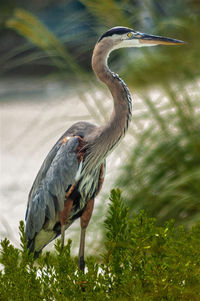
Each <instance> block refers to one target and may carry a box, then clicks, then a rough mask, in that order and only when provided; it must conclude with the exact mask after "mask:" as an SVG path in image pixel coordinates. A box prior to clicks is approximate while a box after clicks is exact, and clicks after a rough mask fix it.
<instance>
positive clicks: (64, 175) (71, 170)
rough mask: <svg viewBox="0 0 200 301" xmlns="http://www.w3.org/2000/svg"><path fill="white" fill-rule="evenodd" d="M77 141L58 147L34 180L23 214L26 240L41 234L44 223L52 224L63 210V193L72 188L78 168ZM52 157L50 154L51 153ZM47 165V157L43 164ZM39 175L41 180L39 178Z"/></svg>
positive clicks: (70, 140)
mask: <svg viewBox="0 0 200 301" xmlns="http://www.w3.org/2000/svg"><path fill="white" fill-rule="evenodd" d="M78 145H79V137H71V138H70V139H68V140H67V142H66V143H64V144H62V143H60V147H59V148H56V149H55V156H54V158H53V160H51V164H50V166H49V167H48V168H47V166H46V164H44V168H45V174H44V170H43V169H42V168H41V170H40V172H39V174H38V176H37V177H38V179H40V181H37V179H36V181H35V182H34V184H33V187H32V190H31V191H32V193H31V194H30V196H29V203H28V208H27V214H26V230H25V234H26V239H27V240H32V239H34V237H35V235H36V234H37V233H39V232H40V231H41V229H42V228H43V226H44V223H45V219H48V220H55V218H56V213H58V212H59V211H61V210H62V209H63V206H64V200H65V194H66V189H67V188H68V187H69V186H70V185H73V183H74V182H75V176H76V173H77V171H78V168H79V162H78V159H77V153H76V149H77V147H78ZM51 156H52V153H51ZM45 161H46V162H48V156H47V158H46V160H45ZM41 174H42V176H41Z"/></svg>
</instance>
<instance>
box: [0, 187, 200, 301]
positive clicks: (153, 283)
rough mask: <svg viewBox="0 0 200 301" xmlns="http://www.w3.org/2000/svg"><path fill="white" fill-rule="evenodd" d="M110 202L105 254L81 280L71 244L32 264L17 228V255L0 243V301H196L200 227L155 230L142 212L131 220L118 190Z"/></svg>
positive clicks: (199, 276) (89, 262) (199, 275)
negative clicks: (185, 229)
mask: <svg viewBox="0 0 200 301" xmlns="http://www.w3.org/2000/svg"><path fill="white" fill-rule="evenodd" d="M110 201H111V202H110V206H109V210H108V215H107V218H106V220H105V223H104V225H105V228H106V239H105V251H104V254H102V255H100V254H98V255H94V256H92V257H90V258H88V259H87V261H86V265H87V270H86V273H85V274H83V273H82V272H81V271H79V270H78V268H77V258H73V257H72V256H71V255H70V247H71V241H70V240H69V241H68V244H67V245H66V246H65V247H64V249H61V244H60V240H58V241H57V243H56V245H55V251H56V253H46V254H44V255H41V256H39V258H38V259H37V261H36V262H35V263H34V259H33V256H32V255H28V250H27V248H26V244H25V242H24V225H23V222H21V223H20V232H21V250H19V249H17V248H15V247H14V246H13V245H12V244H11V243H10V242H9V241H8V240H7V239H5V240H3V241H2V242H1V256H0V263H1V265H2V270H1V272H0V300H5V301H6V300H20V301H21V300H29V301H30V300H94V299H95V300H142V301H145V300H148V301H151V300H159V301H161V300H187V301H189V300H192V301H194V300H200V239H199V237H200V223H199V224H197V225H196V226H195V227H193V229H192V230H191V231H190V233H186V232H185V231H184V229H183V228H182V227H180V228H178V229H176V228H175V227H174V223H173V222H172V221H170V222H168V223H166V224H165V225H164V226H163V227H158V226H157V225H156V223H155V222H156V220H155V219H152V218H149V217H147V215H146V214H145V213H144V212H141V213H140V214H138V215H134V216H130V214H129V210H128V208H126V207H125V206H124V205H123V204H122V202H121V193H120V191H119V190H113V191H112V192H111V197H110Z"/></svg>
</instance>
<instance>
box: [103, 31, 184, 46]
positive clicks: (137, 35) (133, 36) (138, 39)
mask: <svg viewBox="0 0 200 301" xmlns="http://www.w3.org/2000/svg"><path fill="white" fill-rule="evenodd" d="M106 41H107V42H110V43H112V50H114V49H118V48H124V47H143V46H155V45H160V44H164V45H180V44H184V42H183V41H180V40H175V39H171V38H165V37H160V36H155V35H150V34H146V33H141V32H138V31H135V30H133V29H131V28H127V27H121V26H117V27H113V28H111V29H110V30H108V31H107V32H105V33H104V34H103V35H102V36H101V37H100V38H99V40H98V43H103V42H106Z"/></svg>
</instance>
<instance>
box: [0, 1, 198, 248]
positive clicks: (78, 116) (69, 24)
mask: <svg viewBox="0 0 200 301" xmlns="http://www.w3.org/2000/svg"><path fill="white" fill-rule="evenodd" d="M199 15H200V2H199V1H198V0H168V1H164V0H140V1H139V0H124V1H122V0H121V1H120V0H118V1H117V0H109V1H108V0H80V1H78V0H57V1H53V0H43V1H39V0H32V1H25V0H6V1H5V0H1V3H0V16H1V18H0V114H1V115H0V118H1V119H0V128H1V132H0V142H1V146H0V148H1V149H0V150H1V158H0V159H1V160H0V174H1V182H0V185H1V192H0V238H3V237H8V239H10V240H11V241H12V243H14V244H15V245H19V236H18V225H19V220H24V215H25V210H26V204H27V197H28V193H29V190H30V188H31V185H32V183H33V180H34V178H35V176H36V174H37V172H38V170H39V168H40V166H41V164H42V162H43V160H44V158H45V156H46V155H47V153H48V152H49V150H50V149H51V147H52V146H53V145H54V143H55V142H56V141H57V139H58V138H59V137H60V135H61V134H62V133H63V132H64V131H65V130H66V129H67V128H68V127H69V126H70V125H71V124H72V123H74V122H76V121H78V120H87V121H90V122H93V123H95V124H99V125H100V124H102V123H104V122H106V120H108V118H109V115H110V113H111V110H112V101H111V100H110V95H109V92H108V91H107V88H106V87H104V86H103V85H102V84H101V83H100V82H99V81H97V80H96V78H95V76H94V75H93V73H92V70H91V67H90V60H91V55H92V50H93V47H94V45H95V43H96V41H97V39H98V37H99V36H100V35H102V33H104V32H105V31H107V30H108V29H109V28H111V27H113V26H117V25H121V26H128V27H132V28H134V29H136V30H138V31H141V32H146V33H151V34H156V35H163V36H168V37H172V38H176V39H180V40H184V41H186V42H187V44H186V45H184V46H173V47H170V46H166V47H165V46H157V47H150V48H144V49H143V48H141V49H122V50H118V51H115V52H114V53H113V54H112V56H111V58H110V60H109V64H110V68H111V69H112V70H113V71H115V72H117V73H119V74H120V76H121V77H122V78H123V79H124V80H125V82H126V83H127V84H128V86H129V88H130V91H131V94H132V98H133V119H132V123H131V126H130V129H129V132H128V134H127V135H126V137H125V139H124V140H123V141H122V143H121V145H120V146H119V147H118V148H117V149H116V150H115V151H114V152H113V153H112V155H110V156H109V158H108V160H107V174H106V179H105V183H104V186H103V189H102V191H101V193H100V195H99V196H98V198H97V200H96V206H95V210H94V214H93V218H92V220H91V223H90V225H89V228H88V235H87V244H88V245H89V244H91V245H92V250H93V252H95V250H97V248H98V252H99V247H101V245H102V237H103V233H102V224H103V220H104V217H105V215H106V209H107V204H108V194H109V191H110V189H111V188H113V187H119V188H121V189H122V191H123V196H124V201H125V202H126V204H127V205H128V206H129V207H130V210H131V212H137V211H139V210H140V209H145V210H146V211H147V212H148V214H149V215H150V216H154V217H157V218H158V223H160V224H163V223H164V222H165V221H166V220H168V219H170V218H174V219H175V223H176V224H177V225H180V224H181V225H184V227H185V228H186V229H190V228H191V227H192V226H193V225H194V224H195V223H196V222H197V221H199V219H200V135H199V132H200V118H199V117H200V116H199V115H200V101H199V100H200V72H199V70H200V39H199V37H200V32H199V28H200V18H199ZM67 237H70V238H72V239H73V247H74V249H76V248H77V242H78V241H79V221H77V222H76V223H75V224H74V225H73V226H72V227H71V228H70V230H68V231H67Z"/></svg>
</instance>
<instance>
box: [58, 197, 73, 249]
mask: <svg viewBox="0 0 200 301" xmlns="http://www.w3.org/2000/svg"><path fill="white" fill-rule="evenodd" d="M72 206H73V200H72V199H67V200H66V201H65V203H64V209H63V210H62V211H61V212H60V213H59V218H60V224H61V246H62V247H63V246H64V241H65V225H66V223H67V221H68V218H69V216H70V213H71V210H72Z"/></svg>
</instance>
